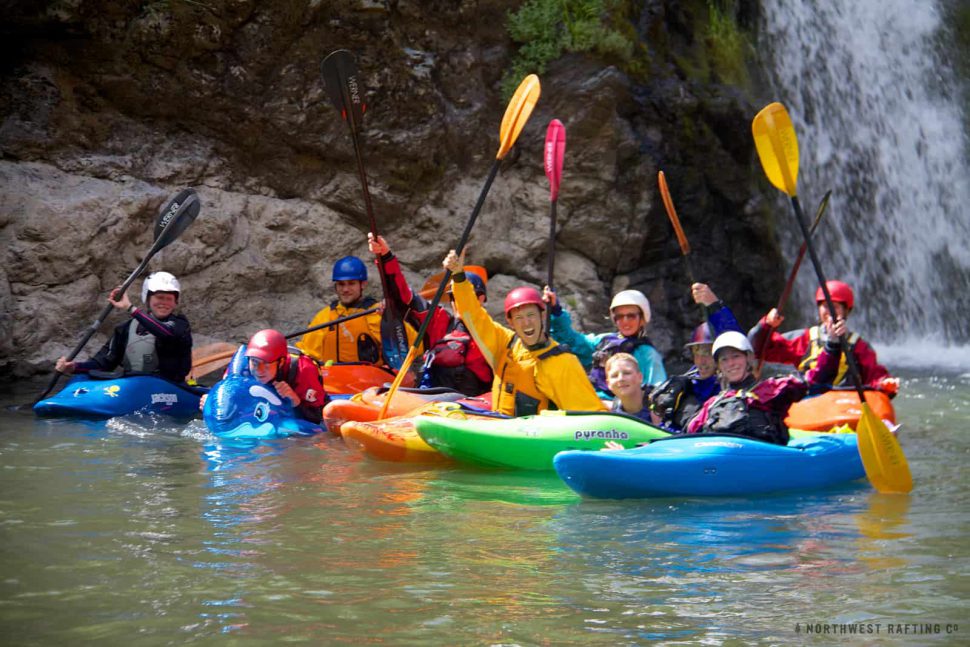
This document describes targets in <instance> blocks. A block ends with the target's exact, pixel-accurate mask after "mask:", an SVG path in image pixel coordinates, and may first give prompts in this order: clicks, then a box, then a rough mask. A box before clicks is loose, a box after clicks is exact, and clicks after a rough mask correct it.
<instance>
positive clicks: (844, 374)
mask: <svg viewBox="0 0 970 647" xmlns="http://www.w3.org/2000/svg"><path fill="white" fill-rule="evenodd" d="M826 286H827V287H828V289H829V294H831V295H832V305H834V306H835V317H834V318H833V317H832V316H831V314H830V313H829V309H828V306H826V305H825V296H824V294H823V293H822V288H821V287H819V288H818V289H817V290H816V292H815V303H816V305H817V306H818V319H819V323H818V324H816V325H814V326H812V327H810V328H802V329H799V330H793V331H790V332H787V333H784V334H781V333H778V332H776V329H777V328H778V327H780V326H781V324H782V322H784V320H785V318H784V317H783V316H782V315H781V313H779V312H778V310H777V309H775V308H772V309H771V310H770V311H769V312H768V314H766V315H765V316H764V317H762V318H761V320H760V321H759V322H758V323H757V324H755V326H754V327H753V328H751V330H750V331H749V332H748V338H749V339H750V340H751V345H752V346H753V347H754V348H756V349H758V351H759V352H761V348H762V347H764V349H765V350H764V355H765V361H768V362H777V363H779V364H790V365H792V366H794V367H796V368H797V369H798V370H799V371H801V372H802V373H805V372H807V371H809V370H810V369H812V368H815V366H816V364H817V362H818V359H819V355H820V354H821V353H822V351H823V350H824V349H825V348H829V352H830V354H832V355H835V356H836V359H837V361H838V370H833V371H828V370H827V371H826V372H825V373H824V374H823V375H822V376H820V377H819V379H820V380H822V379H824V380H825V384H821V383H820V384H819V385H818V387H817V389H816V387H814V386H813V391H815V390H820V391H821V390H827V389H828V388H831V386H851V376H850V375H849V373H848V363H847V362H846V360H845V358H844V357H842V350H841V346H840V344H839V340H838V334H836V333H834V329H835V327H836V326H838V327H839V328H838V329H839V330H841V331H842V332H843V333H846V332H847V331H848V328H847V326H846V320H847V319H848V317H849V313H851V312H852V308H853V306H854V305H855V294H854V293H853V291H852V288H851V287H850V286H849V285H848V284H846V283H843V282H842V281H828V282H826ZM766 338H767V342H766ZM847 341H848V344H849V349H850V351H851V352H852V354H853V355H855V358H856V363H857V364H858V365H859V371H860V372H861V378H862V384H863V386H865V387H866V388H871V389H878V390H880V391H883V392H885V393H886V394H887V395H889V396H890V397H893V396H895V395H896V392H897V391H898V390H899V379H898V378H895V377H892V375H890V373H889V371H888V370H887V369H886V367H885V366H883V365H882V364H880V363H879V361H878V358H877V357H876V351H875V350H873V348H872V346H870V345H869V344H868V343H867V342H866V340H864V339H863V338H862V337H860V336H859V334H858V333H851V334H849V336H848V338H847Z"/></svg>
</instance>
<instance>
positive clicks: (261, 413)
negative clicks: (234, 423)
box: [253, 402, 269, 422]
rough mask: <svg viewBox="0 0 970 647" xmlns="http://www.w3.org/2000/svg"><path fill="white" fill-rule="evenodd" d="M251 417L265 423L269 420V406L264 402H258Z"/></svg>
mask: <svg viewBox="0 0 970 647" xmlns="http://www.w3.org/2000/svg"><path fill="white" fill-rule="evenodd" d="M253 415H254V416H255V417H256V420H259V421H260V422H266V419H267V418H269V405H268V404H266V403H265V402H260V403H259V404H257V405H256V410H255V411H254V412H253Z"/></svg>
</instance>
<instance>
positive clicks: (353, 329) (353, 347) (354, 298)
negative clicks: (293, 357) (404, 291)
mask: <svg viewBox="0 0 970 647" xmlns="http://www.w3.org/2000/svg"><path fill="white" fill-rule="evenodd" d="M331 279H332V280H333V287H334V291H335V292H336V293H337V298H336V299H334V300H333V301H331V302H330V305H328V306H327V307H325V308H323V309H322V310H320V311H319V312H317V314H316V316H315V317H313V321H311V322H310V325H309V326H307V327H308V328H313V327H314V326H319V325H320V324H324V323H327V322H328V321H333V320H334V319H339V318H341V317H346V316H348V315H352V314H356V313H359V312H363V311H364V310H368V309H370V308H373V307H374V306H375V305H377V303H378V302H377V300H376V299H374V298H373V297H369V296H364V289H365V288H366V287H367V265H365V264H364V261H362V260H360V259H359V258H357V257H356V256H344V257H343V258H341V259H339V260H338V261H337V262H336V263H334V265H333V273H332V275H331ZM296 346H297V348H299V349H300V350H301V351H303V352H304V353H306V354H307V355H309V356H310V357H312V358H314V359H315V360H317V361H319V362H328V361H332V362H365V363H368V364H378V365H379V364H381V363H383V360H382V358H381V315H380V314H379V313H377V312H373V313H371V314H369V315H365V316H363V317H357V318H356V319H351V320H350V321H345V322H344V323H341V324H338V325H336V326H331V327H329V328H321V329H320V330H315V331H313V332H310V333H307V334H305V335H304V336H303V339H302V340H300V342H299V343H297V345H296Z"/></svg>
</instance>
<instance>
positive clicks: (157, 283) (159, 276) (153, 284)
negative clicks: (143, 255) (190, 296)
mask: <svg viewBox="0 0 970 647" xmlns="http://www.w3.org/2000/svg"><path fill="white" fill-rule="evenodd" d="M181 291H182V286H181V285H179V280H178V279H177V278H175V277H174V276H172V275H171V274H169V273H168V272H152V273H151V274H149V275H148V276H147V277H145V281H144V282H143V283H142V284H141V301H142V303H144V304H145V305H146V306H147V305H148V297H149V295H151V293H152V292H174V293H175V298H176V299H178V296H179V293H180V292H181Z"/></svg>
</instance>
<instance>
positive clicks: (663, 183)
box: [657, 171, 714, 341]
mask: <svg viewBox="0 0 970 647" xmlns="http://www.w3.org/2000/svg"><path fill="white" fill-rule="evenodd" d="M657 184H658V185H660V197H661V198H662V199H663V203H664V208H665V209H666V210H667V217H668V218H670V224H671V225H673V227H674V234H676V235H677V243H678V244H679V245H680V256H681V258H683V259H684V267H685V268H686V269H687V279H688V280H689V281H690V284H691V286H693V285H694V284H695V283H697V281H696V280H695V279H694V270H693V269H692V268H691V264H690V243H689V242H687V236H686V235H685V234H684V228H683V227H681V226H680V218H678V217H677V210H676V209H675V208H674V201H673V199H672V198H671V197H670V188H669V187H668V186H667V176H666V175H664V172H663V171H658V172H657ZM700 306H701V316H702V317H704V321H705V322H706V323H707V334H709V335H710V336H711V340H712V341H713V340H714V327H713V326H711V321H710V317H709V316H708V313H707V306H706V305H704V304H703V303H702V304H700Z"/></svg>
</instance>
